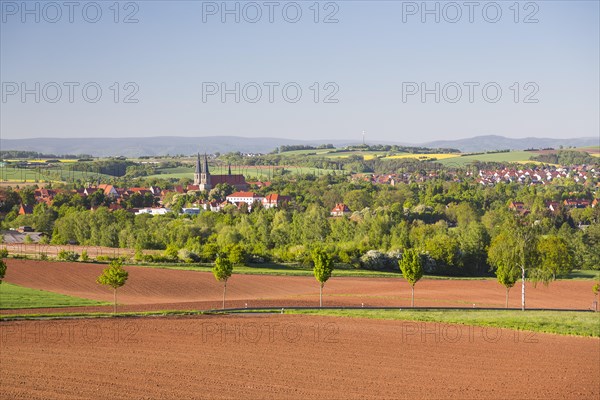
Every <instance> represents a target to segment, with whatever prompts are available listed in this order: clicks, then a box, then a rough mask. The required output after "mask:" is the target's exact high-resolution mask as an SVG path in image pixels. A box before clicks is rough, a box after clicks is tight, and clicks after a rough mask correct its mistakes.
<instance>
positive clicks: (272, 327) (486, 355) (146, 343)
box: [0, 314, 600, 400]
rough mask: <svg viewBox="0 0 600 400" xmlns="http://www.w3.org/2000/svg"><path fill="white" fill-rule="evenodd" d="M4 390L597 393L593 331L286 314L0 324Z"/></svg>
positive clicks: (279, 395)
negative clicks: (569, 333)
mask: <svg viewBox="0 0 600 400" xmlns="http://www.w3.org/2000/svg"><path fill="white" fill-rule="evenodd" d="M0 333H1V336H0V339H1V342H0V345H1V349H2V352H1V361H2V362H1V364H0V397H2V398H3V399H44V400H48V399H178V400H179V399H220V398H235V399H309V398H314V399H317V398H318V399H375V398H387V399H424V398H427V399H461V400H466V399H502V400H504V399H598V398H599V396H600V363H599V362H598V360H599V359H600V341H599V340H598V339H597V338H596V339H593V338H582V337H565V336H558V335H547V334H532V333H524V332H520V333H517V332H515V331H510V330H501V329H495V328H479V327H467V326H456V325H443V324H434V323H412V322H403V321H383V320H369V319H350V318H332V317H329V318H327V317H312V316H293V315H278V314H272V315H261V316H255V315H252V316H239V315H238V316H199V317H186V318H139V319H118V320H104V319H99V320H62V321H22V322H4V323H1V324H0Z"/></svg>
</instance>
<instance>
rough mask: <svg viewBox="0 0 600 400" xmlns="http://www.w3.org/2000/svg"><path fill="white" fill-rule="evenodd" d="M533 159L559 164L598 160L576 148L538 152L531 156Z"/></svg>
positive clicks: (586, 162)
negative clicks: (536, 154)
mask: <svg viewBox="0 0 600 400" xmlns="http://www.w3.org/2000/svg"><path fill="white" fill-rule="evenodd" d="M533 160H535V161H541V162H543V163H548V164H559V165H583V164H595V163H597V162H598V159H597V158H595V157H594V156H591V155H590V154H589V153H586V152H585V151H576V150H559V151H557V152H555V153H547V154H540V155H538V156H536V157H533Z"/></svg>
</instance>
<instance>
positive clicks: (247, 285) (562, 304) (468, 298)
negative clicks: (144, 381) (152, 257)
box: [2, 259, 594, 314]
mask: <svg viewBox="0 0 600 400" xmlns="http://www.w3.org/2000/svg"><path fill="white" fill-rule="evenodd" d="M7 261H8V269H7V273H6V277H5V281H6V282H9V283H14V284H17V285H21V286H26V287H30V288H34V289H42V290H49V291H52V292H56V293H61V294H66V295H71V296H78V297H83V298H87V299H93V300H99V301H106V302H112V300H113V297H112V289H108V288H106V287H104V286H100V285H98V284H97V283H96V278H97V277H98V275H100V274H101V272H102V270H103V269H104V268H106V265H101V264H84V263H60V262H44V261H32V260H15V259H10V260H7ZM126 269H127V270H128V271H129V280H128V281H127V284H126V285H125V286H123V287H122V288H120V289H119V291H118V301H119V304H120V310H121V311H147V310H203V309H212V308H220V307H221V301H222V296H223V285H222V284H221V283H220V282H217V281H216V280H215V278H214V277H213V275H212V274H211V273H209V272H196V271H181V270H167V269H158V268H148V267H126ZM526 294H527V298H526V300H527V307H530V308H574V309H589V308H590V307H591V303H592V301H593V300H594V296H593V293H592V282H591V281H586V280H579V281H578V280H564V281H556V282H552V283H551V284H550V285H549V286H544V285H541V284H540V285H537V287H534V286H533V285H530V284H527V291H526ZM323 301H324V305H344V306H362V305H364V306H391V307H396V306H397V307H407V306H409V305H410V286H409V285H408V283H406V281H405V280H403V279H401V278H398V279H395V278H349V277H338V278H336V277H335V273H334V276H333V277H332V278H331V279H330V280H329V281H328V282H327V283H326V285H325V289H324V300H323ZM504 302H505V290H504V287H503V286H501V285H500V284H498V283H497V282H496V281H495V280H493V279H482V280H438V279H423V280H421V281H419V282H418V283H417V285H416V289H415V306H429V307H432V306H440V307H444V306H445V307H473V306H474V307H504ZM318 304H319V287H318V284H317V282H316V280H315V279H314V278H313V277H296V276H269V275H235V274H234V275H233V276H232V277H231V278H230V279H229V281H228V284H227V304H226V305H227V307H245V306H248V307H258V306H270V307H271V306H277V307H278V306H282V307H283V306H294V305H298V306H317V305H318ZM520 305H521V293H520V285H516V286H515V287H514V288H513V289H512V290H511V293H510V302H509V306H511V307H520ZM109 310H110V306H99V307H71V308H57V309H53V310H49V309H37V310H26V311H24V312H28V313H30V312H38V311H39V312H48V311H54V312H67V311H109ZM2 313H3V314H7V313H15V310H2Z"/></svg>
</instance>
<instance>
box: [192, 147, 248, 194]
mask: <svg viewBox="0 0 600 400" xmlns="http://www.w3.org/2000/svg"><path fill="white" fill-rule="evenodd" d="M219 183H227V184H229V185H231V186H233V187H234V188H235V189H236V190H247V189H248V183H246V178H244V175H232V174H231V166H229V173H228V174H227V175H211V174H210V171H209V169H208V158H207V156H206V154H204V160H203V161H202V162H200V154H198V159H197V160H196V172H195V173H194V186H197V187H198V189H197V190H206V191H209V190H211V189H212V188H214V187H215V186H217V185H218V184H219Z"/></svg>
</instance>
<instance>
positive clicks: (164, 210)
mask: <svg viewBox="0 0 600 400" xmlns="http://www.w3.org/2000/svg"><path fill="white" fill-rule="evenodd" d="M170 212H171V209H170V208H150V207H149V208H140V209H139V210H138V211H137V212H136V213H135V215H140V214H150V215H165V214H167V213H170Z"/></svg>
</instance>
